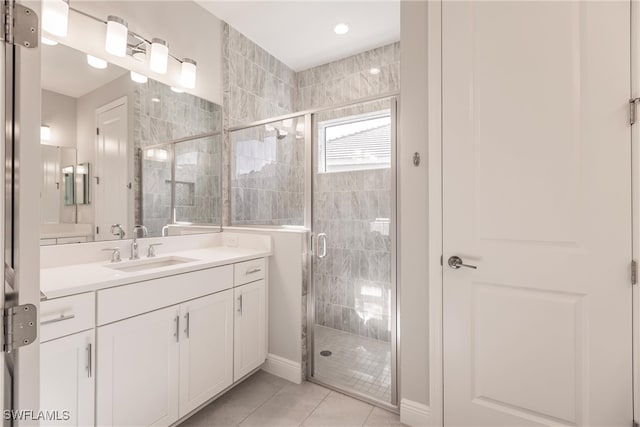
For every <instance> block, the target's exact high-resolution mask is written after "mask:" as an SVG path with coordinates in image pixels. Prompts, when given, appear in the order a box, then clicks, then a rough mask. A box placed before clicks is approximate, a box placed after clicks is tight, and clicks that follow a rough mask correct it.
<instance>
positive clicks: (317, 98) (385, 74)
mask: <svg viewBox="0 0 640 427" xmlns="http://www.w3.org/2000/svg"><path fill="white" fill-rule="evenodd" d="M372 68H377V69H379V70H380V72H379V74H375V75H374V74H371V73H370V70H371V69H372ZM297 82H298V88H297V89H298V90H297V91H296V103H295V106H296V111H302V110H308V109H313V108H317V107H325V106H331V105H335V104H339V103H343V102H348V101H356V100H358V99H362V98H366V97H369V96H374V95H381V94H384V93H387V92H393V91H397V90H399V89H400V43H399V42H398V43H393V44H389V45H386V46H381V47H378V48H375V49H372V50H368V51H365V52H362V53H359V54H357V55H353V56H350V57H348V58H344V59H341V60H338V61H335V62H331V63H329V64H324V65H320V66H318V67H313V68H309V69H308V70H304V71H300V72H298V74H297Z"/></svg>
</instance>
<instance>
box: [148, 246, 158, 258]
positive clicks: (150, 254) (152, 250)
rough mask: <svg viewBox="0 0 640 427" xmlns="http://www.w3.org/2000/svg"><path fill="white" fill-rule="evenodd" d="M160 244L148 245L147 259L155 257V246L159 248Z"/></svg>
mask: <svg viewBox="0 0 640 427" xmlns="http://www.w3.org/2000/svg"><path fill="white" fill-rule="evenodd" d="M160 245H162V243H152V244H150V245H149V249H147V258H153V257H155V256H156V246H160Z"/></svg>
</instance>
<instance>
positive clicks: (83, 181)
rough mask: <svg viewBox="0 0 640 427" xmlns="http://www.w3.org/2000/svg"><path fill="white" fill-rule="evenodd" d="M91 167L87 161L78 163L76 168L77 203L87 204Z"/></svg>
mask: <svg viewBox="0 0 640 427" xmlns="http://www.w3.org/2000/svg"><path fill="white" fill-rule="evenodd" d="M90 172H91V167H90V165H89V163H80V164H79V165H78V167H77V168H76V193H75V198H76V203H77V204H79V205H88V204H89V201H90V200H91V199H90V198H89V188H90V187H91V186H90V185H89V184H90V182H89V179H90V176H91V175H90Z"/></svg>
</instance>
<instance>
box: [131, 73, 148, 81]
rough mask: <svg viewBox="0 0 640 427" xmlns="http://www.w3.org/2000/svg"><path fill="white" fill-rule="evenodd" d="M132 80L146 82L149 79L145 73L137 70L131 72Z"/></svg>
mask: <svg viewBox="0 0 640 427" xmlns="http://www.w3.org/2000/svg"><path fill="white" fill-rule="evenodd" d="M131 80H133V81H134V82H136V83H146V82H147V80H149V79H148V77H147V76H145V75H144V74H140V73H136V72H135V71H132V72H131Z"/></svg>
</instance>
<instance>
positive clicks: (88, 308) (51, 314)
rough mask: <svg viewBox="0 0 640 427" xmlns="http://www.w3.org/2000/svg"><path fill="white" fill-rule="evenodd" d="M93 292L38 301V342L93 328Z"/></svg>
mask: <svg viewBox="0 0 640 427" xmlns="http://www.w3.org/2000/svg"><path fill="white" fill-rule="evenodd" d="M94 295H95V294H94V293H93V292H87V293H84V294H79V295H72V296H69V297H63V298H56V299H51V300H45V301H41V302H40V342H45V341H49V340H52V339H54V338H59V337H62V336H64V335H69V334H73V333H75V332H80V331H85V330H87V329H91V328H93V326H94V324H95V308H96V304H95V296H94Z"/></svg>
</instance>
